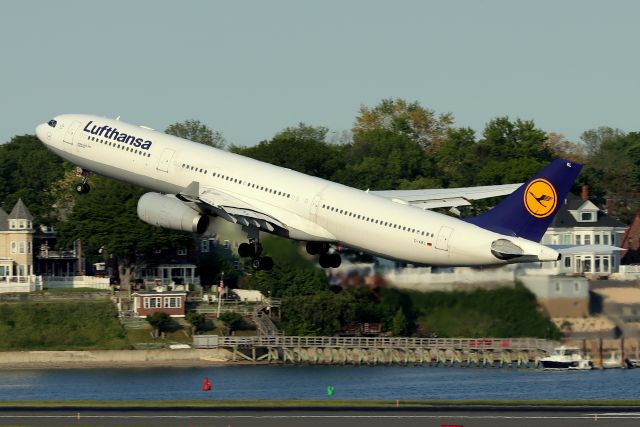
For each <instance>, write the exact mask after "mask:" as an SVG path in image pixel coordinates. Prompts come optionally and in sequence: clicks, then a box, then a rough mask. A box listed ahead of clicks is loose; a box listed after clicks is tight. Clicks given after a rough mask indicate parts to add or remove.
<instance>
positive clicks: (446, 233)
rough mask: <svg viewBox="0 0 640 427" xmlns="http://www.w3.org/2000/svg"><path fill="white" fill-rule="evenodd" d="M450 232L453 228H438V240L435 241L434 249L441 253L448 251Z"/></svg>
mask: <svg viewBox="0 0 640 427" xmlns="http://www.w3.org/2000/svg"><path fill="white" fill-rule="evenodd" d="M452 232H453V228H449V227H440V232H439V233H438V240H436V249H440V250H441V251H448V250H449V239H450V238H451V233H452Z"/></svg>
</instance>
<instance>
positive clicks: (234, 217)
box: [196, 188, 286, 231]
mask: <svg viewBox="0 0 640 427" xmlns="http://www.w3.org/2000/svg"><path fill="white" fill-rule="evenodd" d="M196 203H203V204H205V205H206V206H207V207H208V208H209V209H211V210H212V211H213V212H214V213H215V214H217V215H218V216H220V217H222V218H224V219H226V220H227V221H230V222H233V223H237V224H241V225H246V226H249V225H254V226H256V227H258V228H260V229H263V230H268V231H273V230H274V229H275V227H280V228H286V227H285V225H284V224H282V223H281V222H280V221H278V220H277V219H276V218H273V217H272V216H269V215H267V214H265V213H263V212H261V211H260V210H259V209H257V208H256V207H254V206H252V205H251V204H250V203H247V202H245V201H243V200H240V199H238V198H237V197H234V196H232V195H231V194H228V193H225V192H222V191H220V190H216V189H212V188H206V189H204V191H202V192H201V193H200V195H199V196H198V198H197V201H196Z"/></svg>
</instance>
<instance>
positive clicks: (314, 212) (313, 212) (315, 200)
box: [309, 194, 320, 221]
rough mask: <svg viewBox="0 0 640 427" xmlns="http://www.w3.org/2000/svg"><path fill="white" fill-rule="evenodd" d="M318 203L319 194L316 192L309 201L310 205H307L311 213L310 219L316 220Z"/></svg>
mask: <svg viewBox="0 0 640 427" xmlns="http://www.w3.org/2000/svg"><path fill="white" fill-rule="evenodd" d="M319 205H320V194H316V196H315V197H314V198H313V200H312V201H311V206H310V207H309V214H310V215H311V221H316V216H317V215H318V206H319Z"/></svg>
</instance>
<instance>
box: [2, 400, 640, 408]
mask: <svg viewBox="0 0 640 427" xmlns="http://www.w3.org/2000/svg"><path fill="white" fill-rule="evenodd" d="M446 406H452V407H464V406H467V407H483V406H491V407H496V406H498V407H500V406H504V407H599V406H601V407H618V406H625V407H640V400H415V401H402V400H399V401H396V400H329V399H328V400H184V401H133V400H128V401H104V400H50V401H3V402H0V408H3V407H14V408H15V407H31V408H55V407H74V408H81V407H98V408H119V407H123V408H124V407H126V408H163V407H165V408H177V407H179V408H207V407H210V408H235V407H242V408H342V407H349V408H394V407H397V408H405V409H406V408H430V407H446Z"/></svg>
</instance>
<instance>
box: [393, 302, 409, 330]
mask: <svg viewBox="0 0 640 427" xmlns="http://www.w3.org/2000/svg"><path fill="white" fill-rule="evenodd" d="M391 333H392V334H393V336H395V337H401V336H404V335H406V334H407V316H405V315H404V312H403V311H402V309H401V308H399V309H398V311H396V314H395V315H394V316H393V319H391Z"/></svg>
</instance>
